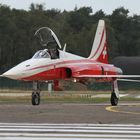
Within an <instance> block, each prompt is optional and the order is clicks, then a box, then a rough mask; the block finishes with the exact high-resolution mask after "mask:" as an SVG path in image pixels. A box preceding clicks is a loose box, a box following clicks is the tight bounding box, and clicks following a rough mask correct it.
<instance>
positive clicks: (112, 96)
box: [110, 80, 120, 106]
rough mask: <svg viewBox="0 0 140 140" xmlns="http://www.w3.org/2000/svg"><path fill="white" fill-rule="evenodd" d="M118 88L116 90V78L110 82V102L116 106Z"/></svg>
mask: <svg viewBox="0 0 140 140" xmlns="http://www.w3.org/2000/svg"><path fill="white" fill-rule="evenodd" d="M119 98H120V97H119V90H118V83H117V80H114V81H113V83H112V93H111V98H110V102H111V105H112V106H117V105H118V101H119Z"/></svg>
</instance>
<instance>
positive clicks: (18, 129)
mask: <svg viewBox="0 0 140 140" xmlns="http://www.w3.org/2000/svg"><path fill="white" fill-rule="evenodd" d="M17 139H18V140H29V139H30V140H60V139H61V140H70V139H72V140H81V139H84V140H89V139H94V140H109V139H111V140H130V139H133V140H138V139H140V125H121V124H117V125H114V124H112V125H111V124H33V123H0V140H17Z"/></svg>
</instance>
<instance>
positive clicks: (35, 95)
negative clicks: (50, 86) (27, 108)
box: [32, 92, 40, 105]
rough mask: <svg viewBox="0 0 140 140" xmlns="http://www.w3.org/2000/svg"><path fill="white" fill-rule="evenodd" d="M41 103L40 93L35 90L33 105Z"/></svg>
mask: <svg viewBox="0 0 140 140" xmlns="http://www.w3.org/2000/svg"><path fill="white" fill-rule="evenodd" d="M39 104H40V93H38V92H33V93H32V105H39Z"/></svg>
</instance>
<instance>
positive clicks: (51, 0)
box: [0, 0, 140, 15]
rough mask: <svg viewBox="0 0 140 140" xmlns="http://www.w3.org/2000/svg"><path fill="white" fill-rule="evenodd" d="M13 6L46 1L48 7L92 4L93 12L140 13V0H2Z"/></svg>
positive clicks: (19, 7) (58, 7)
mask: <svg viewBox="0 0 140 140" xmlns="http://www.w3.org/2000/svg"><path fill="white" fill-rule="evenodd" d="M0 3H1V4H6V5H8V6H10V7H11V8H16V9H25V10H28V9H29V6H30V4H31V3H40V4H41V3H44V4H45V5H46V6H45V7H46V9H51V8H56V9H60V10H62V11H63V10H64V9H66V10H68V11H69V10H73V9H74V7H75V6H77V7H78V8H79V7H82V6H90V7H92V9H93V13H95V12H96V11H98V10H100V9H102V10H103V11H104V12H105V13H106V14H111V13H112V11H113V10H114V9H116V8H118V7H121V6H124V7H125V8H126V9H129V11H130V15H133V14H138V15H140V0H0Z"/></svg>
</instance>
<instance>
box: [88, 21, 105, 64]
mask: <svg viewBox="0 0 140 140" xmlns="http://www.w3.org/2000/svg"><path fill="white" fill-rule="evenodd" d="M88 58H89V59H93V60H95V61H98V62H102V63H108V52H107V44H106V29H105V22H104V20H99V23H98V27H97V31H96V35H95V38H94V42H93V46H92V50H91V53H90V56H89V57H88Z"/></svg>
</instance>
